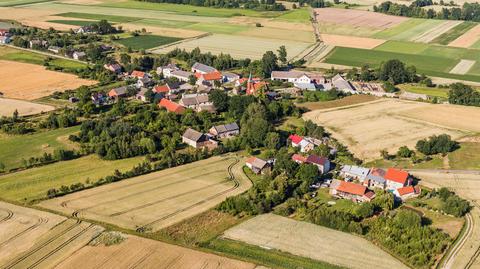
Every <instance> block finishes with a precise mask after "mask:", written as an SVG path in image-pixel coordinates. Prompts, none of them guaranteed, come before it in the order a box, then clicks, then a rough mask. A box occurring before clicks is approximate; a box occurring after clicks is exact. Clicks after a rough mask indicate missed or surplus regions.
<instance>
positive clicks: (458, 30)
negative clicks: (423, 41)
mask: <svg viewBox="0 0 480 269" xmlns="http://www.w3.org/2000/svg"><path fill="white" fill-rule="evenodd" d="M477 25H478V23H476V22H470V21H464V22H462V23H461V24H459V25H457V26H455V27H453V28H452V29H450V30H448V31H446V32H445V33H443V34H441V35H440V36H437V37H436V38H435V39H433V40H432V41H431V42H430V43H435V44H440V45H448V44H449V43H451V42H453V41H454V40H456V39H457V38H459V37H460V36H462V35H464V34H465V33H466V32H468V31H469V30H470V29H472V28H473V27H475V26H477Z"/></svg>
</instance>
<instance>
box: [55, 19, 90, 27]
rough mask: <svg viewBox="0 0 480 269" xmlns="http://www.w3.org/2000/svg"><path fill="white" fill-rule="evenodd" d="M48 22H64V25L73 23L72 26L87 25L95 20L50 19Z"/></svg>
mask: <svg viewBox="0 0 480 269" xmlns="http://www.w3.org/2000/svg"><path fill="white" fill-rule="evenodd" d="M48 22H53V23H60V24H66V25H73V26H87V25H90V24H92V23H94V22H95V21H77V20H51V21H48Z"/></svg>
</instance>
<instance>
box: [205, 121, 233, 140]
mask: <svg viewBox="0 0 480 269" xmlns="http://www.w3.org/2000/svg"><path fill="white" fill-rule="evenodd" d="M209 133H210V134H211V135H212V136H214V137H216V138H227V137H232V136H237V135H239V134H240V127H238V124H237V123H236V122H234V123H229V124H222V125H215V126H213V127H212V128H210V130H209Z"/></svg>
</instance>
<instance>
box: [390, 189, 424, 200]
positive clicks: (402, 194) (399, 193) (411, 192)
mask: <svg viewBox="0 0 480 269" xmlns="http://www.w3.org/2000/svg"><path fill="white" fill-rule="evenodd" d="M420 192H421V190H420V187H418V186H415V187H414V186H406V187H402V188H398V189H396V190H395V191H393V195H395V198H397V199H400V200H402V201H405V200H407V199H410V198H414V197H417V196H418V195H420Z"/></svg>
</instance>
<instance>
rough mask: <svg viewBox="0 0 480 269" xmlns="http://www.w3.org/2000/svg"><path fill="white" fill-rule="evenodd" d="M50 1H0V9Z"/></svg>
mask: <svg viewBox="0 0 480 269" xmlns="http://www.w3.org/2000/svg"><path fill="white" fill-rule="evenodd" d="M49 1H52V0H0V7H14V6H21V5H29V4H35V3H42V2H49Z"/></svg>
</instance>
